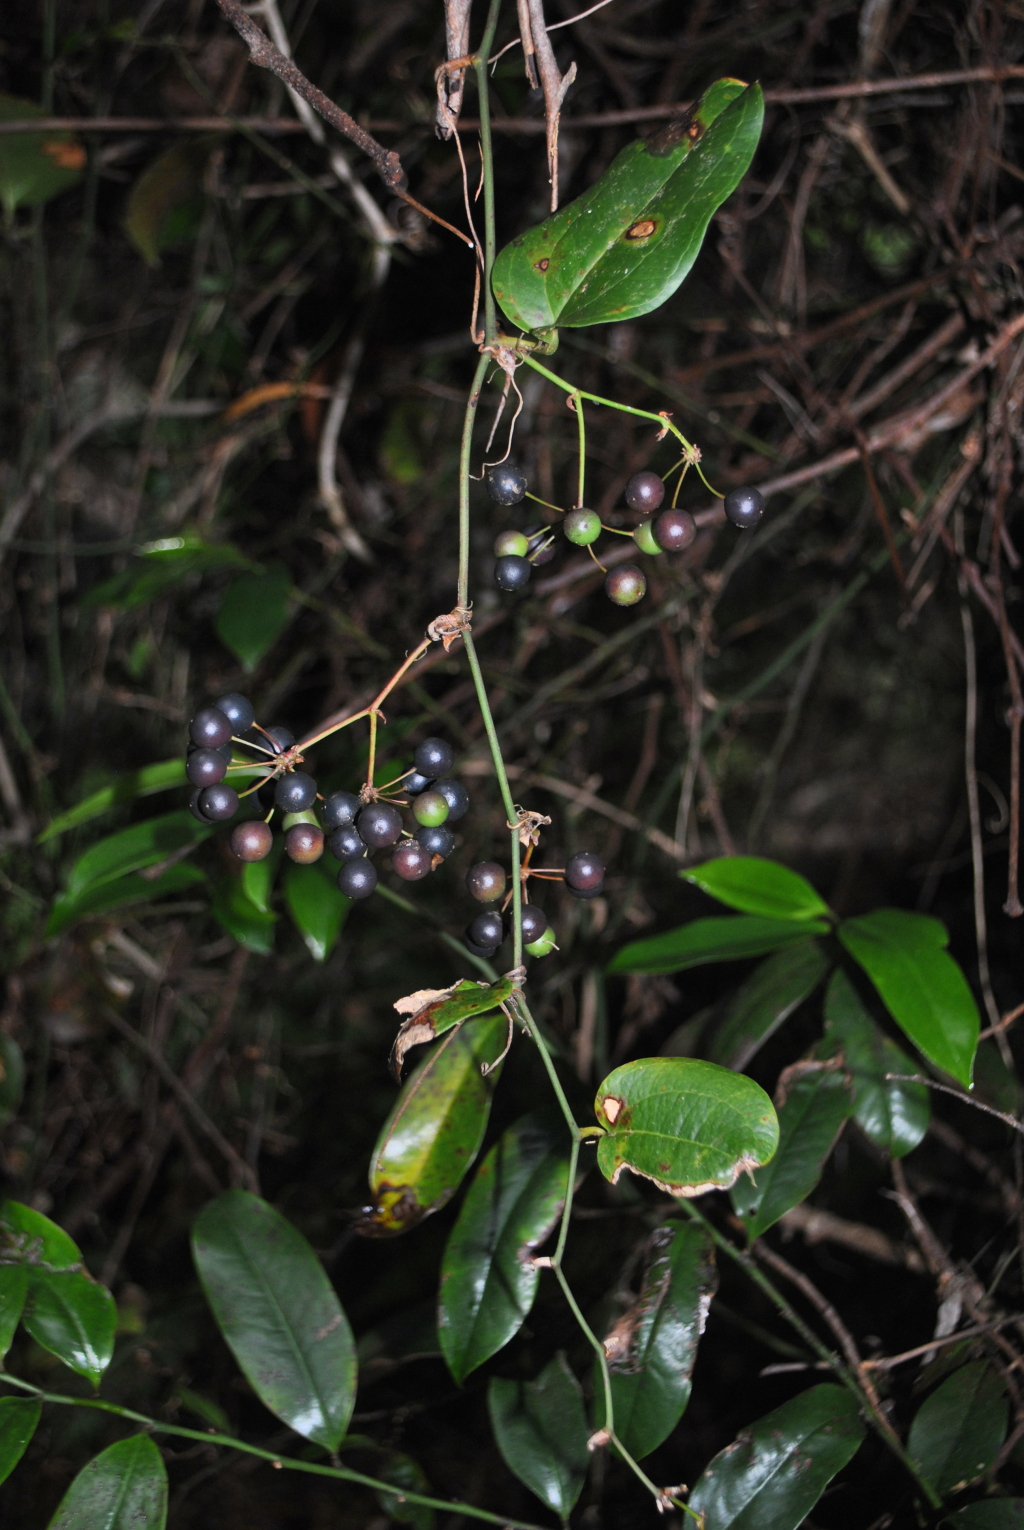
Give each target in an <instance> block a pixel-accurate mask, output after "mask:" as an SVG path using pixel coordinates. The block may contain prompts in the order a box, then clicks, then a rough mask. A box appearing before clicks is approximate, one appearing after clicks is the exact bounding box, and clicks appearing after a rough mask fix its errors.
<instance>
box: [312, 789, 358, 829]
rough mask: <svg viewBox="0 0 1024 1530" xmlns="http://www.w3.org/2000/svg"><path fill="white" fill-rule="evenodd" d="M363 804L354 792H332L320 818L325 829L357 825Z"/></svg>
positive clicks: (325, 802)
mask: <svg viewBox="0 0 1024 1530" xmlns="http://www.w3.org/2000/svg"><path fill="white" fill-rule="evenodd" d="M362 805H363V804H362V803H361V802H360V800H359V798H358V797H357V796H356V795H355V793H354V792H331V794H330V796H329V797H327V798H326V799H325V801H324V805H323V808H322V809H321V813H320V818H321V821H322V823H323V826H324V828H325V829H327V830H328V832H330V830H331V829H340V828H343V827H344V825H345V824H349V823H355V821H356V819H357V817H358V816H359V810H360V808H361V807H362Z"/></svg>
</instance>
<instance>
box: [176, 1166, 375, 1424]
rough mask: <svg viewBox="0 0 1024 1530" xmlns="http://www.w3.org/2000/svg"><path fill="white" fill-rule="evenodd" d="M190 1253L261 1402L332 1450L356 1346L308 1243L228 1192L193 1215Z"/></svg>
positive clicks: (270, 1213) (350, 1389)
mask: <svg viewBox="0 0 1024 1530" xmlns="http://www.w3.org/2000/svg"><path fill="white" fill-rule="evenodd" d="M192 1253H193V1257H194V1259H195V1263H196V1269H197V1270H198V1271H199V1278H200V1280H201V1281H202V1285H203V1290H204V1291H205V1293H206V1299H207V1301H208V1302H209V1303H210V1306H211V1308H212V1309H213V1315H214V1317H215V1318H216V1319H217V1326H218V1327H219V1329H220V1331H221V1333H222V1334H223V1335H224V1338H225V1339H226V1340H227V1342H228V1344H229V1346H230V1348H231V1351H232V1353H233V1354H234V1357H235V1359H236V1360H237V1361H238V1364H239V1365H240V1366H241V1368H242V1370H243V1372H244V1373H245V1376H246V1377H247V1379H248V1381H249V1383H250V1385H251V1386H252V1388H253V1391H254V1392H255V1393H256V1395H257V1397H258V1398H259V1399H260V1401H261V1402H262V1403H263V1404H264V1405H265V1406H266V1407H267V1408H269V1409H270V1411H271V1413H274V1414H276V1415H277V1417H278V1418H280V1419H283V1420H284V1422H285V1423H286V1424H289V1425H290V1426H291V1428H292V1429H294V1430H295V1432H296V1433H297V1434H301V1435H303V1436H304V1437H305V1438H306V1439H307V1440H315V1441H316V1443H317V1444H318V1445H323V1446H324V1448H325V1449H327V1450H335V1449H337V1447H338V1445H339V1443H340V1442H341V1440H342V1438H343V1437H344V1434H345V1430H346V1428H347V1427H348V1421H349V1419H350V1418H351V1416H352V1405H353V1403H354V1401H355V1395H356V1358H355V1345H354V1343H353V1339H352V1331H351V1329H350V1328H349V1326H348V1321H347V1319H346V1317H345V1314H344V1312H343V1311H342V1310H341V1303H340V1302H339V1301H338V1298H337V1296H336V1295H335V1292H334V1287H333V1286H332V1285H331V1283H330V1281H329V1280H328V1279H327V1276H326V1274H325V1273H324V1269H323V1266H322V1264H321V1263H320V1261H319V1259H318V1258H317V1257H316V1255H315V1254H314V1252H313V1250H312V1249H311V1248H310V1246H309V1244H308V1243H307V1242H306V1240H305V1238H304V1237H303V1236H302V1234H301V1233H300V1232H299V1231H298V1230H297V1229H296V1228H295V1227H293V1226H292V1224H291V1223H290V1222H288V1221H286V1220H285V1218H284V1217H282V1216H281V1215H280V1214H279V1213H278V1212H276V1211H275V1210H274V1208H273V1207H272V1206H269V1205H268V1204H267V1202H266V1201H262V1200H260V1198H259V1196H256V1195H250V1194H249V1193H248V1191H245V1190H227V1191H225V1193H224V1194H223V1195H219V1196H218V1197H217V1199H216V1200H213V1201H209V1202H208V1203H207V1204H206V1205H205V1206H204V1207H203V1209H202V1211H201V1212H200V1214H199V1216H198V1218H197V1219H196V1224H195V1228H194V1229H193V1233H192Z"/></svg>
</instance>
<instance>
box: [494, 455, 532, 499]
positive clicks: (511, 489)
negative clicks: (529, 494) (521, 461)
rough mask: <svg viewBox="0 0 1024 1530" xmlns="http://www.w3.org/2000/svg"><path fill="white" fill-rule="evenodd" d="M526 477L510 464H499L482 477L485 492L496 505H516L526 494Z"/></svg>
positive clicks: (520, 469) (519, 469)
mask: <svg viewBox="0 0 1024 1530" xmlns="http://www.w3.org/2000/svg"><path fill="white" fill-rule="evenodd" d="M527 482H528V480H527V477H526V474H525V473H524V472H523V470H522V468H517V467H516V466H515V465H514V464H513V463H511V462H499V463H498V464H497V466H496V467H492V468H488V469H487V472H486V474H485V476H484V483H485V484H486V485H487V492H488V494H489V495H490V496H491V498H492V499H493V500H494V502H495V504H496V505H518V503H519V501H520V500H521V499H522V498H523V496H524V495H525V493H526V487H527Z"/></svg>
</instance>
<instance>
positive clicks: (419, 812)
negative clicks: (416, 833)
mask: <svg viewBox="0 0 1024 1530" xmlns="http://www.w3.org/2000/svg"><path fill="white" fill-rule="evenodd" d="M450 811H451V809H450V808H449V806H448V801H447V799H446V798H445V797H442V795H441V793H440V792H433V791H426V792H420V794H419V796H418V797H417V798H416V800H415V801H414V802H413V805H412V816H413V817H414V818H415V820H416V822H417V823H418V824H422V826H423V828H425V829H439V828H440V827H441V825H442V824H443V823H444V821H445V819H446V818H447V817H448V814H449V812H450Z"/></svg>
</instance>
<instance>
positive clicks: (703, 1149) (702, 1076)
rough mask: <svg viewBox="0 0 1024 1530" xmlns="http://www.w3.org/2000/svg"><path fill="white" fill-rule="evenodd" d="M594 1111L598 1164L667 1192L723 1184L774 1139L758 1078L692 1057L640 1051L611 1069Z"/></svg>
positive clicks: (765, 1152)
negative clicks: (601, 1132)
mask: <svg viewBox="0 0 1024 1530" xmlns="http://www.w3.org/2000/svg"><path fill="white" fill-rule="evenodd" d="M594 1111H595V1114H596V1115H597V1119H598V1121H599V1122H600V1123H601V1125H602V1126H603V1127H604V1128H605V1132H606V1135H605V1136H603V1137H602V1138H601V1140H600V1141H599V1143H598V1145H597V1166H598V1168H599V1169H600V1170H601V1173H602V1174H603V1175H604V1177H605V1179H610V1180H611V1182H612V1184H613V1185H614V1184H615V1183H616V1181H617V1180H618V1178H619V1175H620V1174H621V1173H622V1171H623V1169H632V1171H633V1173H634V1174H640V1175H642V1176H643V1177H644V1178H645V1179H651V1180H653V1181H654V1183H655V1184H656V1185H658V1186H659V1188H660V1189H662V1190H667V1191H668V1193H669V1194H670V1195H686V1196H693V1195H703V1194H704V1193H705V1192H706V1191H708V1190H727V1189H728V1188H729V1186H730V1185H731V1184H733V1183H734V1181H735V1180H736V1177H737V1175H739V1174H741V1173H742V1172H743V1170H744V1169H754V1168H757V1167H758V1166H759V1165H760V1164H763V1163H767V1162H768V1160H769V1159H770V1158H771V1156H772V1154H773V1153H774V1152H775V1149H776V1148H777V1147H778V1143H779V1123H778V1120H777V1119H776V1116H775V1107H774V1106H773V1104H772V1102H771V1100H770V1099H769V1098H768V1096H767V1095H766V1094H765V1092H764V1090H763V1089H762V1088H761V1087H760V1085H759V1084H755V1083H754V1080H753V1079H752V1078H747V1076H746V1075H745V1074H743V1073H732V1072H731V1071H730V1070H729V1069H728V1068H720V1067H719V1066H718V1065H717V1064H716V1063H710V1062H703V1061H701V1060H700V1059H699V1058H696V1057H645V1058H641V1059H640V1060H639V1061H637V1062H629V1063H624V1064H623V1065H622V1067H621V1068H616V1069H614V1071H613V1072H611V1073H609V1075H608V1077H607V1078H606V1079H605V1081H604V1083H603V1084H602V1085H601V1087H600V1089H599V1090H598V1092H597V1099H596V1100H595V1101H594Z"/></svg>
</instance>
